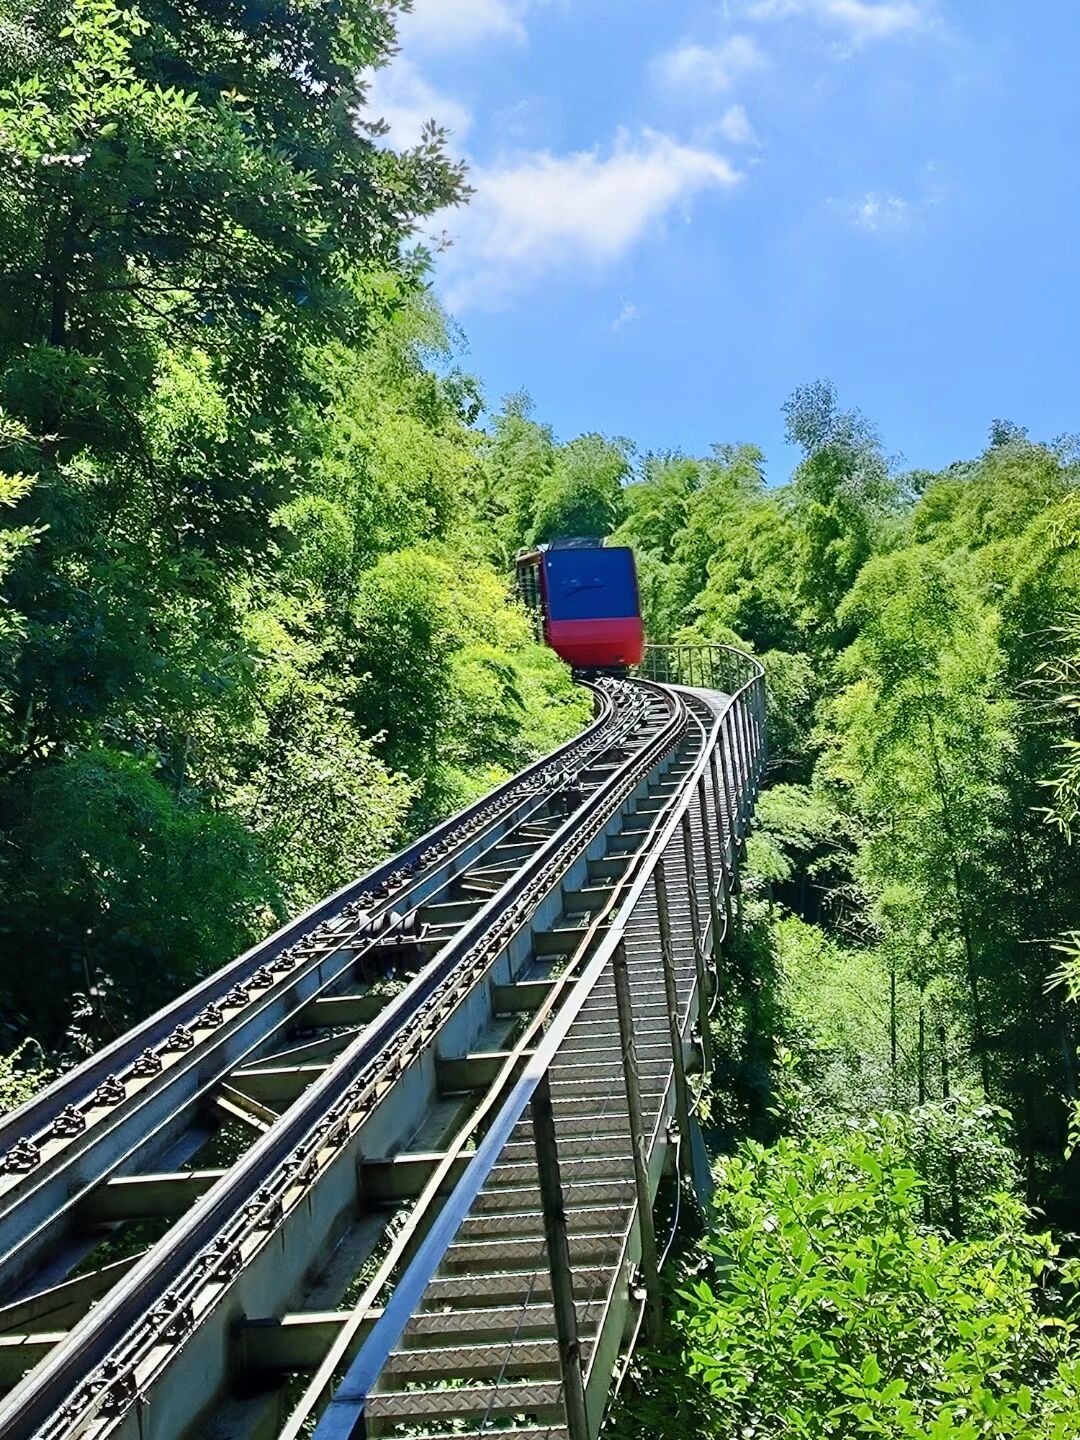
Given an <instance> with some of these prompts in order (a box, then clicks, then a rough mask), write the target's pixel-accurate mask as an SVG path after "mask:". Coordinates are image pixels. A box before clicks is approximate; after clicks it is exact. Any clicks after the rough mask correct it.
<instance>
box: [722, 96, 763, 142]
mask: <svg viewBox="0 0 1080 1440" xmlns="http://www.w3.org/2000/svg"><path fill="white" fill-rule="evenodd" d="M716 129H717V133H718V134H719V135H722V136H723V137H724V139H725V140H727V141H728V142H729V143H730V144H732V145H752V144H753V143H754V140H755V139H756V138H757V137H756V136H755V135H754V127H753V126H752V125H751V124H750V117H749V116H748V115H747V113H746V108H745V106H742V105H729V106H728V108H727V109H726V110H725V111H724V113H723V115H721V117H720V120H719V122H718V123H717V127H716Z"/></svg>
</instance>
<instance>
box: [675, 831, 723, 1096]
mask: <svg viewBox="0 0 1080 1440" xmlns="http://www.w3.org/2000/svg"><path fill="white" fill-rule="evenodd" d="M682 838H683V856H684V859H685V862H686V885H687V889H688V891H689V894H690V935H691V938H692V940H693V945H694V970H695V972H696V974H697V996H698V1029H699V1030H700V1031H701V1051H702V1055H703V1057H704V1064H705V1070H706V1073H707V1074H708V1073H711V1071H712V1067H713V1048H712V1032H711V1029H710V1026H709V991H708V984H709V975H708V971H707V970H706V969H705V956H704V954H703V952H702V949H701V916H700V915H699V914H698V897H697V869H696V866H695V864H694V832H693V830H692V829H691V826H690V812H689V810H684V811H683V817H682ZM708 843H709V840H708V836H706V837H705V844H706V846H708ZM716 983H717V985H719V983H720V981H719V977H717V982H716Z"/></svg>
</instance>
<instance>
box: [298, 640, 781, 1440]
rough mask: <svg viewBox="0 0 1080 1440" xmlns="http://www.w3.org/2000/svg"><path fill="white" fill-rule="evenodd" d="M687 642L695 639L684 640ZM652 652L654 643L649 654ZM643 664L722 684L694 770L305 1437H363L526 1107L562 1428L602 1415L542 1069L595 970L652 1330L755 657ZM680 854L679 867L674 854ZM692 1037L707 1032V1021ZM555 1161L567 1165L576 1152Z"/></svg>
mask: <svg viewBox="0 0 1080 1440" xmlns="http://www.w3.org/2000/svg"><path fill="white" fill-rule="evenodd" d="M692 651H696V652H697V653H693V654H691V653H688V652H692ZM669 652H670V653H669ZM701 652H707V653H701ZM650 655H652V656H653V660H652V661H651V662H650V660H649V656H650ZM654 666H655V667H658V668H659V669H660V670H661V671H666V673H667V674H668V675H669V676H670V677H671V679H672V680H675V679H676V678H677V679H678V681H680V682H681V681H683V679H684V677H685V683H690V682H691V680H692V682H693V683H694V684H695V685H696V686H698V687H700V688H702V689H708V690H720V691H722V693H723V695H724V697H725V700H726V703H725V704H723V706H722V708H721V709H720V711H719V713H717V714H716V718H715V721H714V723H713V724H712V725H711V727H710V729H709V732H708V734H707V736H706V738H705V741H704V743H703V745H702V748H701V751H700V753H699V755H698V757H697V759H696V761H695V763H694V765H693V768H692V770H691V771H690V772H689V774H688V775H687V776H686V778H685V781H684V783H683V785H682V787H681V788H680V790H679V791H678V792H677V793H676V795H675V796H674V797H673V798H672V800H671V801H670V803H669V805H668V806H667V807H666V809H665V810H664V811H663V818H662V819H661V820H660V821H658V823H657V825H656V827H655V830H654V833H653V837H652V841H651V844H650V848H649V850H648V853H647V855H646V856H645V858H644V859H643V861H642V863H641V865H640V868H639V869H638V872H637V874H636V875H635V877H634V879H633V882H632V883H631V885H630V887H629V889H628V891H627V893H626V895H625V899H624V900H623V902H622V904H621V905H620V907H619V909H618V911H617V913H616V914H615V915H614V917H613V918H612V920H611V923H610V925H609V927H608V928H607V930H606V931H605V932H604V933H603V937H602V939H601V940H600V943H599V945H598V947H597V949H596V951H595V953H594V954H593V956H592V958H591V959H590V960H589V961H588V963H587V966H586V968H585V970H584V972H583V974H582V975H581V977H580V979H579V980H578V981H577V983H576V984H575V985H574V986H573V988H572V990H571V992H570V994H569V996H568V997H567V999H566V1000H565V1002H564V1004H563V1005H562V1007H561V1008H560V1009H559V1010H558V1011H556V1013H555V1014H554V1017H553V1018H552V1019H551V1022H550V1024H549V1027H548V1029H547V1030H546V1031H545V1032H544V1034H543V1037H542V1039H540V1040H539V1043H538V1044H537V1046H536V1049H535V1050H534V1052H533V1053H532V1055H531V1056H530V1057H529V1058H528V1060H527V1062H526V1065H525V1068H524V1069H523V1070H522V1071H521V1073H520V1074H519V1075H518V1076H517V1077H516V1078H512V1079H510V1080H509V1081H508V1084H507V1093H506V1098H505V1100H504V1101H503V1103H502V1105H501V1108H500V1109H499V1110H498V1112H497V1114H496V1115H495V1117H494V1118H493V1119H492V1121H491V1123H490V1125H489V1126H488V1128H487V1130H486V1132H485V1133H484V1135H483V1137H482V1138H481V1140H480V1141H479V1143H478V1146H477V1149H476V1151H475V1153H474V1155H473V1156H472V1158H471V1160H470V1161H469V1163H468V1165H467V1167H466V1169H465V1171H464V1174H463V1175H462V1177H461V1179H460V1180H459V1181H458V1183H457V1185H456V1186H455V1188H454V1190H453V1192H452V1193H451V1194H450V1196H449V1197H448V1198H447V1200H446V1203H445V1204H444V1206H443V1208H442V1210H441V1211H440V1213H439V1215H438V1216H437V1218H436V1219H435V1220H434V1222H433V1223H432V1225H431V1228H430V1229H429V1230H428V1232H427V1234H426V1235H425V1237H424V1239H423V1240H422V1241H421V1243H420V1244H419V1246H418V1248H417V1249H416V1251H415V1252H414V1254H413V1257H412V1259H411V1261H410V1262H409V1264H408V1265H407V1267H406V1268H405V1270H404V1272H403V1273H402V1274H401V1277H400V1279H399V1280H398V1282H397V1284H396V1286H395V1287H394V1289H393V1292H392V1294H390V1296H389V1298H388V1299H387V1300H386V1303H385V1308H383V1310H382V1312H381V1313H380V1314H378V1318H377V1319H376V1321H375V1324H374V1326H373V1328H372V1329H371V1331H370V1333H369V1334H368V1336H367V1339H366V1340H365V1341H364V1343H363V1344H362V1346H361V1347H360V1349H359V1351H358V1352H357V1353H356V1355H355V1358H354V1359H353V1360H352V1363H351V1364H350V1365H349V1367H348V1369H347V1372H346V1374H345V1376H344V1379H343V1380H342V1381H341V1383H340V1384H339V1386H338V1388H337V1390H336V1392H335V1393H334V1395H333V1397H332V1398H331V1400H330V1402H329V1404H328V1406H327V1408H326V1410H325V1411H324V1413H323V1415H322V1418H321V1419H320V1420H319V1422H318V1425H317V1428H316V1430H315V1440H362V1437H364V1436H365V1435H366V1434H367V1428H366V1424H365V1407H366V1404H367V1401H368V1398H369V1397H370V1396H371V1395H372V1394H373V1393H374V1392H375V1391H376V1388H377V1386H378V1382H379V1379H380V1376H381V1375H382V1372H383V1370H384V1367H385V1366H386V1363H387V1361H388V1359H389V1357H390V1356H391V1354H392V1352H394V1350H395V1348H396V1347H397V1346H398V1345H399V1344H400V1343H401V1341H402V1339H403V1336H404V1332H405V1329H406V1326H407V1325H408V1323H409V1320H410V1319H411V1318H412V1316H413V1315H414V1313H416V1312H417V1310H418V1308H419V1306H420V1303H421V1300H422V1297H423V1295H424V1292H425V1290H426V1289H427V1287H428V1285H429V1284H430V1282H431V1281H432V1279H433V1278H434V1277H435V1275H436V1272H437V1270H438V1269H439V1266H440V1264H441V1262H442V1260H443V1258H444V1256H445V1255H446V1252H447V1250H448V1249H449V1247H450V1245H451V1243H452V1242H453V1240H454V1238H455V1236H456V1235H457V1234H458V1232H459V1230H460V1228H461V1226H462V1224H463V1222H464V1221H465V1219H466V1218H467V1217H468V1215H469V1212H470V1210H471V1208H472V1206H473V1203H474V1201H475V1200H476V1198H477V1196H478V1195H479V1193H480V1191H481V1189H482V1188H483V1187H484V1185H485V1182H486V1181H487V1179H488V1177H489V1176H490V1174H491V1171H492V1170H493V1168H494V1167H495V1164H496V1162H497V1161H498V1158H499V1155H500V1153H501V1152H502V1150H503V1147H504V1146H505V1144H506V1143H507V1141H508V1139H509V1138H510V1135H511V1132H512V1131H513V1130H514V1128H515V1127H516V1126H517V1125H518V1124H519V1123H520V1122H521V1120H522V1119H523V1117H524V1115H525V1112H526V1109H527V1108H528V1109H529V1110H530V1113H531V1120H532V1126H533V1134H534V1141H535V1147H536V1158H537V1168H538V1172H539V1180H540V1191H541V1195H542V1197H543V1201H544V1216H545V1229H546V1241H547V1243H546V1247H545V1248H546V1252H547V1257H548V1265H549V1267H550V1271H551V1293H552V1300H553V1306H554V1312H555V1328H556V1333H557V1339H558V1350H559V1357H560V1368H561V1375H562V1403H563V1406H564V1408H565V1412H566V1431H567V1434H568V1436H569V1440H594V1437H595V1435H596V1433H597V1431H598V1429H599V1423H600V1420H601V1418H602V1414H601V1413H598V1412H600V1411H602V1404H597V1402H596V1395H597V1384H596V1381H597V1379H598V1376H597V1373H596V1367H597V1365H598V1364H599V1363H600V1362H599V1360H598V1357H599V1355H600V1352H601V1346H600V1344H599V1343H596V1344H594V1346H593V1349H592V1354H591V1358H590V1363H589V1366H587V1367H584V1368H583V1366H582V1363H581V1358H580V1355H581V1346H580V1343H579V1339H578V1333H577V1309H576V1303H575V1295H574V1288H573V1274H572V1268H571V1264H570V1250H569V1243H568V1234H567V1228H566V1221H565V1215H564V1212H563V1206H562V1188H561V1186H562V1182H561V1179H560V1166H559V1155H558V1141H557V1135H556V1130H555V1125H554V1122H553V1119H552V1108H551V1095H550V1090H549V1078H548V1072H549V1070H550V1068H551V1066H552V1064H553V1063H554V1061H555V1060H556V1057H557V1055H558V1052H559V1048H560V1046H561V1045H562V1043H563V1041H564V1040H565V1038H566V1036H567V1034H568V1032H569V1030H570V1027H571V1025H572V1024H573V1023H574V1021H575V1020H576V1019H577V1018H578V1016H579V1015H580V1013H581V1011H582V1007H583V1006H584V1005H585V1004H586V1002H587V1001H588V1000H589V998H590V997H591V996H592V995H593V992H594V991H595V990H596V987H597V985H598V984H599V982H600V981H601V979H603V978H604V977H608V976H611V977H613V978H614V983H615V995H616V1000H617V1006H618V1012H619V1032H620V1040H621V1052H622V1067H623V1072H624V1079H625V1087H626V1096H627V1111H628V1114H629V1121H630V1136H631V1143H632V1149H633V1155H634V1176H633V1179H634V1187H635V1199H634V1202H633V1207H632V1210H631V1213H630V1220H629V1224H628V1227H627V1230H626V1232H625V1234H624V1236H623V1242H622V1247H623V1248H622V1252H621V1255H622V1258H621V1259H620V1262H619V1265H620V1267H621V1266H622V1265H623V1264H624V1263H625V1258H626V1256H627V1255H628V1254H629V1252H630V1249H631V1240H633V1248H634V1249H635V1250H636V1252H637V1253H638V1256H639V1259H640V1265H641V1271H642V1277H643V1282H644V1292H645V1294H644V1313H645V1314H646V1317H647V1319H649V1321H650V1325H649V1328H650V1330H651V1331H652V1333H653V1334H655V1321H656V1316H657V1313H658V1306H659V1303H660V1295H659V1285H658V1279H657V1268H658V1262H657V1258H656V1245H655V1238H654V1237H653V1235H652V1197H653V1188H654V1180H655V1172H656V1165H655V1163H654V1161H655V1160H656V1157H657V1156H658V1155H659V1154H660V1151H659V1149H658V1147H659V1146H660V1144H661V1142H662V1139H663V1133H662V1132H663V1129H664V1124H663V1122H664V1117H665V1110H667V1111H668V1112H670V1101H669V1099H668V1097H669V1096H670V1095H671V1092H672V1089H673V1088H674V1091H675V1097H674V1110H675V1117H676V1119H677V1120H681V1122H682V1124H683V1125H685V1124H686V1123H687V1118H688V1117H687V1114H686V1106H687V1101H686V1090H685V1071H684V1060H685V1044H686V1039H687V1031H688V1029H689V1028H690V1027H691V1025H692V1022H693V1021H694V1020H695V1019H697V1020H698V1021H699V1023H702V1025H703V1028H704V1022H707V1010H706V1011H705V1012H702V1011H701V1009H700V1008H698V1009H697V1013H696V1014H695V1008H696V1007H695V1001H697V1002H698V1007H700V1001H701V999H702V996H703V994H704V986H705V983H706V977H705V968H706V966H707V965H708V964H709V956H710V954H711V968H712V969H713V973H714V976H715V974H716V964H717V958H718V950H719V945H720V942H721V940H722V939H723V937H724V936H725V935H726V933H727V931H728V929H729V928H730V925H731V913H732V910H731V906H732V899H733V898H734V900H735V903H736V904H737V903H738V889H737V865H738V855H739V847H740V844H741V841H742V838H743V836H744V834H745V831H746V828H747V824H748V820H749V815H750V812H751V809H752V805H753V800H754V797H755V795H756V791H757V788H758V785H759V782H760V778H761V775H762V772H763V770H764V766H765V760H766V750H765V726H764V716H765V682H764V671H763V670H762V667H761V666H760V664H758V662H757V661H756V660H754V659H753V658H752V657H750V656H748V655H744V654H742V653H741V652H739V651H737V650H733V649H731V648H730V647H727V646H719V645H717V646H704V647H689V646H673V647H664V646H658V647H652V648H651V649H650V651H649V652H648V653H647V655H646V661H645V664H644V665H643V666H642V676H643V678H644V676H645V675H647V674H648V676H649V678H654V677H653V674H652V673H650V672H651V671H652V667H654ZM710 682H711V683H710ZM695 805H697V806H699V807H700V830H701V850H702V855H701V858H702V860H703V862H704V864H703V867H702V868H703V869H704V877H702V876H701V875H700V874H699V873H698V872H699V864H698V860H697V856H696V854H695V848H696V847H695V844H694V842H693V838H692V835H691V828H692V827H691V820H692V813H693V811H692V807H694V806H695ZM669 851H671V855H670V856H669V854H668V852H669ZM680 855H681V857H682V864H680V865H679V866H678V868H679V870H680V871H681V877H680V878H685V882H686V885H687V891H688V894H689V897H690V917H691V931H692V935H693V948H694V963H695V969H696V971H697V982H696V984H695V986H694V988H693V991H692V993H691V994H690V995H689V996H688V997H687V998H686V1001H685V1010H684V1011H683V1010H681V1007H680V1006H679V1005H676V1004H675V1003H674V999H675V988H674V987H675V976H674V963H673V944H672V933H671V926H670V919H669V904H668V885H669V883H670V876H671V875H672V874H673V873H675V869H676V866H675V864H673V863H672V857H675V858H676V859H678V857H679V856H680ZM683 864H684V865H685V869H683V868H682V865H683ZM702 878H704V880H705V884H704V885H703V886H702V885H701V884H700V883H699V882H700V880H701V879H702ZM702 892H704V895H705V897H706V901H707V903H706V905H704V906H702V905H701V904H700V900H699V898H698V897H699V896H700V895H701V894H702ZM642 907H646V909H647V911H648V915H649V918H650V922H651V921H653V920H654V919H655V921H656V922H658V930H659V940H660V946H659V950H660V959H661V963H662V967H663V971H664V981H665V988H666V994H667V1000H668V1014H669V1017H670V1027H671V1048H672V1054H671V1072H670V1074H669V1075H668V1079H667V1083H666V1088H665V1091H664V1101H663V1103H662V1104H661V1109H660V1116H659V1118H658V1120H657V1122H656V1124H655V1125H654V1126H653V1127H651V1131H650V1133H649V1134H646V1133H645V1132H644V1129H643V1125H642V1116H641V1106H640V1090H639V1077H638V1066H637V1060H636V1053H635V1046H634V1022H633V1014H632V997H631V995H630V992H629V983H628V975H627V963H626V946H627V939H628V933H629V932H630V930H631V929H632V928H633V927H634V925H635V922H636V921H640V919H641V917H642V914H643V910H642ZM703 1039H704V1040H705V1043H706V1044H707V1037H706V1036H705V1035H703ZM635 1097H637V1098H636V1099H635ZM565 1163H566V1164H567V1165H569V1164H572V1163H573V1162H565ZM651 1171H652V1172H653V1173H652V1174H651V1173H650V1172H651ZM635 1227H636V1228H635ZM617 1273H621V1271H620V1272H617ZM376 1304H377V1301H376V1300H375V1298H374V1297H371V1309H372V1311H373V1312H375V1313H378V1312H377V1311H376ZM610 1305H611V1295H610V1294H609V1295H608V1296H607V1297H606V1298H605V1305H604V1313H605V1316H606V1314H607V1311H608V1310H609V1309H610ZM599 1378H600V1380H601V1381H603V1382H604V1383H603V1385H602V1387H601V1389H602V1391H603V1392H604V1393H606V1388H607V1384H606V1379H605V1377H603V1376H600V1377H599Z"/></svg>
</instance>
